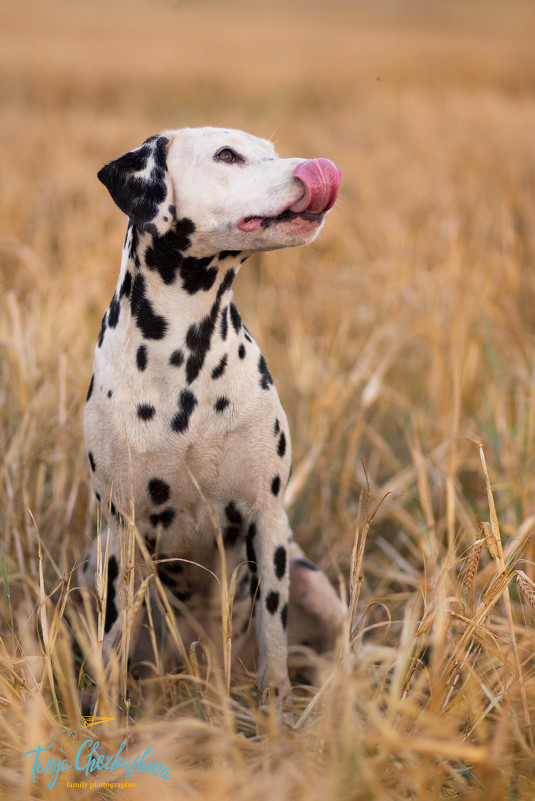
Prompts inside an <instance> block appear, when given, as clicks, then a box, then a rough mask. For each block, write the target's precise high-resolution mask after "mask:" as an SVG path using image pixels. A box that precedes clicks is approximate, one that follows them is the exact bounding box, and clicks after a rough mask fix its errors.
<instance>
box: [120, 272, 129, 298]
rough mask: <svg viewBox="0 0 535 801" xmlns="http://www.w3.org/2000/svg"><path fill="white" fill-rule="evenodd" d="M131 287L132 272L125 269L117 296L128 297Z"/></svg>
mask: <svg viewBox="0 0 535 801" xmlns="http://www.w3.org/2000/svg"><path fill="white" fill-rule="evenodd" d="M131 289H132V273H131V272H130V270H127V271H126V274H125V277H124V281H123V283H122V284H121V290H120V292H119V296H120V297H121V298H124V297H125V296H126V297H128V296H129V295H130V290H131Z"/></svg>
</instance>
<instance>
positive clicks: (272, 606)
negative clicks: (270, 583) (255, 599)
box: [266, 590, 280, 615]
mask: <svg viewBox="0 0 535 801" xmlns="http://www.w3.org/2000/svg"><path fill="white" fill-rule="evenodd" d="M279 601H280V595H279V593H278V592H274V591H273V590H272V591H271V592H270V593H269V595H268V596H267V598H266V609H267V610H268V612H270V613H271V614H272V615H274V614H275V612H276V611H277V609H278V608H279Z"/></svg>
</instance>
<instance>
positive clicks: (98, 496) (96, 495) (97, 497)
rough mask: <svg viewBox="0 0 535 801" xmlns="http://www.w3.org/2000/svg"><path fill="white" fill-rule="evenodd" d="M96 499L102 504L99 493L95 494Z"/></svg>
mask: <svg viewBox="0 0 535 801" xmlns="http://www.w3.org/2000/svg"><path fill="white" fill-rule="evenodd" d="M95 498H96V499H97V501H98V502H99V503H100V493H99V492H95Z"/></svg>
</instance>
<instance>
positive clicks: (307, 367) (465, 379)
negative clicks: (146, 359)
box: [0, 0, 535, 801]
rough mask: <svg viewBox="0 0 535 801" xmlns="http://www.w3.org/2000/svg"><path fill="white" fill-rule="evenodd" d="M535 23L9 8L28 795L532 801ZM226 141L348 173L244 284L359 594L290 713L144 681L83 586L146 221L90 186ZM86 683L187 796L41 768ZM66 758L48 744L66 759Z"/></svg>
mask: <svg viewBox="0 0 535 801" xmlns="http://www.w3.org/2000/svg"><path fill="white" fill-rule="evenodd" d="M534 31H535V6H534V4H533V3H532V2H529V1H528V0H526V2H522V1H521V0H510V2H507V3H503V2H492V0H489V2H484V0H470V1H469V2H460V0H459V2H458V1H457V0H451V2H450V1H448V2H445V1H444V2H441V1H440V0H437V1H436V2H432V0H429V2H424V0H421V2H414V1H413V0H406V2H395V0H378V2H368V1H367V0H359V1H358V2H357V1H356V0H353V1H352V0H332V2H329V3H322V2H320V1H319V0H309V2H305V1H304V0H287V2H282V0H272V2H270V3H254V2H252V0H249V2H246V0H229V1H228V2H225V3H221V2H220V3H218V2H215V1H214V0H206V1H205V0H197V2H188V1H187V0H183V2H181V0H177V1H176V2H175V0H155V1H153V2H149V0H110V1H109V2H104V0H93V1H92V2H91V3H83V2H80V0H47V2H46V3H45V2H38V0H34V2H30V1H29V0H18V2H16V3H9V4H7V3H6V4H4V8H3V9H2V23H1V26H0V104H1V105H0V109H1V112H0V113H1V117H0V119H1V124H0V163H1V181H0V556H1V564H0V566H1V573H2V576H1V577H0V634H1V640H0V797H2V798H6V799H13V800H15V799H17V800H18V799H21V800H23V801H25V800H26V799H41V798H54V799H57V801H64V799H79V798H82V797H83V798H84V799H85V798H87V799H97V798H98V799H108V798H125V799H129V801H138V799H146V798H147V797H158V799H161V801H167V799H180V801H201V799H202V801H214V800H215V799H217V801H221V800H222V799H233V801H252V799H270V801H272V799H277V801H371V800H372V799H373V800H374V801H402V800H403V801H405V799H411V800H413V801H423V800H424V799H430V801H438V799H468V800H469V801H477V800H478V799H485V801H504V800H505V799H518V800H519V801H528V800H531V799H533V798H535V775H534V774H535V745H534V742H535V655H534V652H535V637H534V624H535V620H534V616H535V583H534V582H535V539H534V531H535V277H534V270H535V145H534V143H535V140H534V131H535V45H534V40H533V32H534ZM203 124H211V125H227V126H232V127H237V128H243V129H245V130H247V131H250V132H252V133H255V134H258V135H261V136H267V137H272V138H273V140H274V141H275V142H276V143H277V149H278V152H279V153H280V154H281V155H283V156H294V155H301V156H309V157H311V156H326V157H329V158H331V159H333V160H334V161H335V162H336V163H337V164H338V165H339V166H340V167H341V168H342V170H343V173H344V178H343V183H342V189H341V194H340V199H339V201H338V203H337V205H336V207H335V209H334V210H333V212H332V213H331V215H330V216H329V218H328V222H327V225H326V228H325V230H324V231H323V233H322V235H321V236H320V238H319V239H318V241H317V242H316V243H314V244H313V245H312V246H310V247H308V248H301V249H296V250H293V251H278V252H276V253H271V254H265V255H262V256H259V257H255V258H253V259H250V260H249V262H248V263H247V264H246V265H245V266H244V268H243V270H242V272H241V274H240V276H239V280H238V281H237V286H236V295H237V300H238V306H239V308H240V310H241V312H242V315H243V317H244V319H245V321H246V323H247V326H248V328H249V329H250V330H251V331H252V333H253V334H254V336H255V338H256V339H257V341H258V342H259V344H260V345H261V347H262V349H263V351H264V353H265V354H266V357H267V360H268V363H269V366H270V369H271V372H272V374H273V376H274V378H275V381H276V383H277V387H278V390H279V394H280V396H281V399H282V401H283V403H284V405H285V408H286V411H287V413H288V417H289V422H290V427H291V432H292V439H293V448H294V472H293V479H292V481H291V484H290V486H289V490H288V498H287V501H288V513H289V516H290V520H291V523H292V525H293V527H294V532H295V536H296V538H297V539H298V541H299V542H300V543H301V544H302V545H303V547H305V549H306V550H307V552H308V553H309V554H310V556H311V557H312V558H313V559H314V560H316V561H317V562H318V563H319V564H321V566H322V568H323V569H324V570H325V571H326V572H327V573H328V574H329V576H330V577H331V579H332V580H333V582H334V584H335V585H336V586H339V587H340V592H341V593H342V594H343V595H344V597H345V599H346V601H347V602H348V605H349V611H348V620H347V626H346V630H345V632H344V636H343V637H342V639H341V642H340V644H339V650H338V652H337V653H336V654H335V655H334V656H333V658H332V660H329V661H326V662H325V663H322V664H321V665H319V668H320V671H319V675H320V680H319V685H320V686H319V687H316V688H310V687H309V688H299V687H298V688H296V691H295V692H296V700H295V704H294V708H293V710H292V711H291V712H290V713H289V714H288V716H287V719H285V720H284V721H281V720H279V718H278V717H277V715H276V713H275V712H274V710H273V709H267V710H266V709H261V708H259V706H258V703H257V700H255V694H254V692H253V691H252V690H251V688H250V687H248V686H247V685H246V683H244V680H243V679H241V680H238V679H233V682H232V685H231V691H230V693H227V692H226V691H225V686H224V682H223V681H222V679H221V677H220V675H219V674H218V672H217V670H216V668H214V669H213V670H212V671H211V672H209V673H208V674H206V671H204V670H203V669H202V668H200V667H199V666H198V665H196V664H195V662H194V661H193V662H192V663H191V665H190V670H189V672H188V673H186V674H182V675H180V676H167V675H160V676H157V677H156V678H155V679H154V680H152V681H150V682H147V683H144V684H141V683H140V682H135V681H133V680H130V683H129V685H128V687H127V688H126V689H125V690H124V692H123V690H122V689H121V686H122V685H121V682H122V681H123V679H124V675H123V670H122V664H121V663H120V662H119V663H118V664H117V666H116V668H115V669H114V670H112V671H111V673H109V674H108V675H107V676H106V677H105V676H104V675H103V666H102V662H101V659H100V650H99V642H98V636H97V634H96V633H95V631H94V630H93V628H92V627H91V625H90V624H89V622H88V620H87V619H86V616H85V614H84V610H83V609H81V608H80V606H79V603H78V601H77V599H76V598H77V596H76V586H77V578H76V567H77V565H79V563H80V560H81V559H83V557H84V555H85V553H86V550H87V548H88V545H89V542H90V541H91V539H92V538H93V537H94V536H95V534H96V532H97V529H98V520H97V511H96V506H95V502H94V500H93V499H92V494H91V490H90V485H89V470H88V466H87V462H86V456H85V451H84V445H83V439H82V424H81V419H82V418H81V415H82V410H83V404H84V399H85V394H86V391H87V386H88V383H89V378H90V375H91V365H92V352H93V347H94V342H95V339H96V336H97V333H98V329H99V325H100V318H101V316H102V313H103V311H104V309H105V307H106V306H107V304H108V302H109V299H110V298H111V296H112V294H113V290H114V287H115V284H116V280H117V275H118V269H119V260H120V248H121V245H122V240H123V236H124V229H125V226H126V221H125V219H124V217H123V216H122V215H121V213H120V212H119V211H118V209H116V208H115V207H114V206H113V204H112V202H111V200H110V198H109V196H108V194H107V192H106V191H105V189H104V187H102V185H101V184H99V182H98V181H97V179H96V172H97V170H98V169H99V168H100V167H101V166H102V165H103V164H104V163H105V162H106V161H109V160H110V159H112V158H114V157H115V156H117V155H118V154H120V153H121V152H124V151H125V150H127V149H130V148H131V147H133V146H137V145H138V144H139V143H141V141H142V140H144V139H145V138H146V137H147V136H149V135H151V134H153V133H156V132H158V131H159V130H161V129H163V128H168V127H182V126H190V125H203ZM82 659H83V660H84V661H83V662H82ZM84 669H85V671H86V672H87V674H88V675H87V676H84ZM90 677H92V678H97V679H99V680H100V682H101V687H102V688H103V695H104V697H105V700H104V701H103V702H102V707H101V709H100V710H99V714H101V715H104V716H109V717H112V718H113V720H112V721H109V722H107V723H102V724H100V725H99V726H98V727H95V728H94V729H91V730H89V731H92V732H93V733H94V736H95V737H97V738H98V740H99V741H100V748H101V753H106V754H115V753H116V752H117V750H118V748H119V746H120V745H121V743H122V742H123V741H126V743H127V746H126V751H125V753H127V752H128V753H129V754H130V755H137V754H142V753H143V752H144V751H145V750H146V748H149V747H150V748H151V749H152V754H153V755H155V758H156V761H157V762H159V763H163V764H165V765H166V766H167V767H168V768H169V777H168V778H166V777H161V776H155V775H153V774H152V773H142V772H134V773H133V774H132V775H131V776H130V778H128V779H127V778H125V771H124V770H122V771H121V770H115V771H111V772H110V771H103V770H100V771H99V772H98V773H96V774H93V775H91V774H90V775H89V776H85V775H84V774H83V772H82V773H80V772H77V771H76V770H75V769H70V770H66V771H64V772H62V773H61V774H60V775H59V777H58V778H57V781H56V783H55V784H54V786H53V787H52V788H49V787H48V786H47V785H48V784H49V783H50V782H51V781H52V779H53V776H52V774H51V773H37V772H36V773H35V774H34V775H32V764H33V757H32V755H30V756H27V757H25V756H24V754H25V753H26V752H28V751H31V750H32V749H36V748H37V747H38V746H41V747H44V746H45V745H48V744H50V743H51V741H52V740H53V738H54V737H55V736H56V735H57V733H58V732H59V731H60V730H65V729H70V730H76V729H78V728H79V727H80V726H81V725H82V724H81V719H80V701H81V698H82V696H83V694H84V692H87V688H88V685H89V684H90ZM106 698H107V700H106ZM117 698H118V699H119V705H118V706H115V705H114V701H113V699H117ZM80 736H81V735H80V733H78V734H77V735H76V737H80ZM60 740H61V737H60V738H57V740H56V742H55V745H54V746H53V748H51V749H50V750H49V751H47V752H46V753H45V755H44V757H45V758H58V759H59V758H63V759H65V760H66V762H67V763H68V761H69V759H70V761H71V762H72V757H73V754H74V751H73V750H71V751H70V752H69V753H67V756H66V755H65V749H64V752H63V753H62V752H61V750H60V749H59V745H58V743H59V741H60ZM78 742H83V738H82V739H81V740H77V743H78ZM83 781H85V783H86V786H85V787H83V786H82V787H80V786H73V785H76V784H79V783H80V782H83ZM92 783H93V784H96V785H100V786H91V784H92ZM105 783H108V785H110V786H107V787H106V786H105ZM114 783H115V784H118V785H123V786H119V787H115V788H114V787H113V786H111V785H113V784H114ZM126 784H129V785H131V786H124V785H126ZM153 794H154V795H153Z"/></svg>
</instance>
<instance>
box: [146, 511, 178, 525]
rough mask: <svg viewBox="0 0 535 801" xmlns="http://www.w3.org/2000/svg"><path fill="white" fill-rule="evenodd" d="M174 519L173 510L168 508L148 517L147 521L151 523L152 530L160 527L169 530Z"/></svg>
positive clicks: (174, 513)
mask: <svg viewBox="0 0 535 801" xmlns="http://www.w3.org/2000/svg"><path fill="white" fill-rule="evenodd" d="M175 517H176V512H175V510H174V509H171V507H168V508H167V509H164V510H163V512H160V513H159V514H153V515H150V517H149V520H150V522H151V525H152V526H154V528H156V526H162V528H169V526H170V525H171V523H172V522H173V520H174V519H175Z"/></svg>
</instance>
